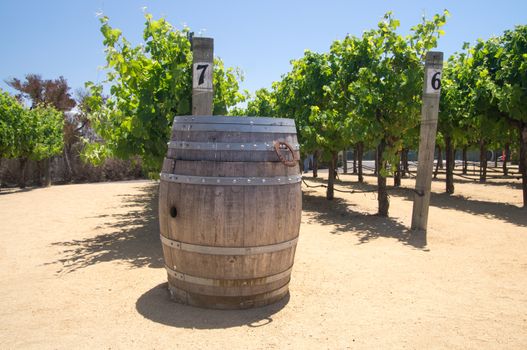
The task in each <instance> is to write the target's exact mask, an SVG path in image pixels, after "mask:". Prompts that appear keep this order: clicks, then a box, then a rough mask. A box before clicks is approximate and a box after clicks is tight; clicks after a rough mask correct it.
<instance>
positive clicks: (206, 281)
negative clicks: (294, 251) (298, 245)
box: [165, 265, 293, 287]
mask: <svg viewBox="0 0 527 350" xmlns="http://www.w3.org/2000/svg"><path fill="white" fill-rule="evenodd" d="M165 269H166V270H167V272H168V274H169V275H170V276H172V277H173V278H175V279H178V280H180V281H185V282H188V283H193V284H199V285H202V286H239V287H244V286H256V285H262V284H268V283H271V282H275V281H279V280H281V279H282V278H285V277H288V276H290V275H291V270H292V269H293V267H292V266H291V267H290V268H288V269H287V270H285V271H283V272H280V273H277V274H276V275H271V276H266V277H257V278H243V279H217V278H203V277H197V276H192V275H187V274H184V273H181V272H179V271H176V270H173V269H171V268H170V267H168V266H166V265H165Z"/></svg>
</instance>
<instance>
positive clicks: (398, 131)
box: [348, 11, 448, 176]
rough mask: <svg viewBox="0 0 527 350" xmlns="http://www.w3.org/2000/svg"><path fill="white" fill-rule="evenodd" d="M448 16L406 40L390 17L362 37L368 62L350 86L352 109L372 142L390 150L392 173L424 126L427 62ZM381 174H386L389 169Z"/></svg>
mask: <svg viewBox="0 0 527 350" xmlns="http://www.w3.org/2000/svg"><path fill="white" fill-rule="evenodd" d="M447 15H448V12H447V11H445V13H444V14H443V15H435V16H434V18H433V19H432V20H431V21H426V20H425V19H423V23H421V24H419V25H417V26H415V27H413V28H412V31H411V34H410V35H407V36H402V35H400V34H397V32H396V30H397V28H398V26H399V21H397V20H395V19H394V18H392V15H391V13H387V14H386V15H385V16H384V20H383V21H381V22H380V23H379V25H378V28H377V29H376V30H371V31H367V32H365V33H364V34H363V36H362V41H363V42H364V43H365V45H368V47H367V48H366V49H363V50H362V51H364V52H367V54H368V62H365V63H364V65H362V66H360V67H358V76H357V78H356V79H355V80H354V81H353V82H351V84H350V85H349V87H348V89H349V91H350V99H351V108H352V109H353V110H354V111H355V116H356V118H357V119H358V122H357V123H358V124H359V125H363V126H366V129H367V131H368V134H369V137H370V138H372V139H373V142H374V143H380V142H381V141H382V142H383V143H384V144H385V145H386V147H385V150H384V153H383V154H382V155H381V159H382V160H387V161H389V163H390V164H391V165H392V169H393V167H394V165H395V164H397V163H398V156H397V152H398V151H400V150H401V149H402V141H403V139H404V136H405V135H406V134H407V133H408V132H409V131H410V130H412V129H415V128H417V126H418V125H419V120H420V118H419V116H420V108H421V94H422V86H423V75H424V73H423V59H424V57H425V55H426V53H427V52H428V51H429V50H431V49H433V48H434V47H435V45H436V44H437V38H438V37H439V36H440V35H441V34H442V31H441V30H440V28H441V26H442V25H444V23H445V21H446V16H447ZM381 174H382V175H383V176H386V175H387V172H386V171H385V169H384V168H381Z"/></svg>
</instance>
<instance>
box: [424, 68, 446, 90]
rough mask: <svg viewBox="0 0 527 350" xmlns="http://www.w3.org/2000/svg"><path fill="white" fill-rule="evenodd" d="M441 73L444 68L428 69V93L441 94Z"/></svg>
mask: <svg viewBox="0 0 527 350" xmlns="http://www.w3.org/2000/svg"><path fill="white" fill-rule="evenodd" d="M441 74H442V69H437V68H428V69H427V70H426V81H427V83H426V91H425V92H426V93H427V94H439V92H440V91H441Z"/></svg>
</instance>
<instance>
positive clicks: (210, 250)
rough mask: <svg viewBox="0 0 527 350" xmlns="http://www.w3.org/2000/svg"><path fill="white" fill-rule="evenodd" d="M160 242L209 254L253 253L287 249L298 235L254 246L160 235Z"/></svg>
mask: <svg viewBox="0 0 527 350" xmlns="http://www.w3.org/2000/svg"><path fill="white" fill-rule="evenodd" d="M160 237H161V242H162V243H163V244H164V245H166V246H167V247H171V248H174V249H178V250H183V251H186V252H193V253H201V254H209V255H255V254H265V253H273V252H277V251H280V250H284V249H288V248H291V247H293V246H295V245H296V242H297V241H298V236H297V237H296V238H293V239H292V240H290V241H285V242H281V243H277V244H270V245H262V246H255V247H212V246H205V245H198V244H190V243H184V242H180V241H175V240H173V239H170V238H167V237H165V236H163V235H160Z"/></svg>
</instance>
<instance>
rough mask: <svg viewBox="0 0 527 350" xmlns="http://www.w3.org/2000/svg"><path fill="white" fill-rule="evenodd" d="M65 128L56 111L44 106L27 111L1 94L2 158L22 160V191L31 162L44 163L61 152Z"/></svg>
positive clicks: (0, 140)
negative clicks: (28, 164)
mask: <svg viewBox="0 0 527 350" xmlns="http://www.w3.org/2000/svg"><path fill="white" fill-rule="evenodd" d="M63 124H64V119H63V117H62V113H61V112H60V111H57V110H56V109H55V108H53V107H50V106H44V105H43V106H35V107H34V108H32V109H26V108H24V107H23V106H22V105H21V104H20V103H19V102H18V101H17V100H16V99H15V98H13V97H11V96H9V95H8V94H7V93H5V92H2V91H0V157H1V158H4V157H5V158H20V178H19V186H20V187H21V188H24V187H25V186H26V181H25V169H26V164H27V161H28V160H29V159H31V160H35V161H41V160H42V159H49V158H50V157H52V156H54V155H56V154H58V153H60V152H61V151H62V146H63V138H62V128H63ZM48 177H49V174H48Z"/></svg>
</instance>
